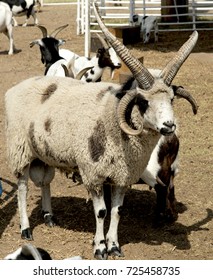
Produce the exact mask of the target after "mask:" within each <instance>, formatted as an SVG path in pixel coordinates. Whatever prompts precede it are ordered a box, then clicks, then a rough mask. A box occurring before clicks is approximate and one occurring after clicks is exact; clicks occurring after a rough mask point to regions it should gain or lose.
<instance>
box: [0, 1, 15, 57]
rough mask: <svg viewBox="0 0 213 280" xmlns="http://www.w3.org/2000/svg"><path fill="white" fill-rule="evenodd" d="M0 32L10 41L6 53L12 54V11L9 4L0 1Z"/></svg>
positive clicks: (13, 47)
mask: <svg viewBox="0 0 213 280" xmlns="http://www.w3.org/2000/svg"><path fill="white" fill-rule="evenodd" d="M0 32H2V33H4V34H5V35H6V36H7V37H8V39H9V42H10V45H9V52H8V54H13V52H14V49H15V46H14V43H13V26H12V12H11V10H10V8H9V6H8V5H7V4H5V3H3V2H0Z"/></svg>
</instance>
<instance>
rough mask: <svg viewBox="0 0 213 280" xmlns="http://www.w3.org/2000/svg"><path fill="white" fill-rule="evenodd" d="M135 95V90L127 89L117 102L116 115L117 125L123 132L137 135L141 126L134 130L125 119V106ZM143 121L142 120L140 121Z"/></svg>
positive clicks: (140, 130)
mask: <svg viewBox="0 0 213 280" xmlns="http://www.w3.org/2000/svg"><path fill="white" fill-rule="evenodd" d="M136 96H137V93H136V92H135V90H133V91H128V92H127V93H126V94H125V95H124V96H123V97H122V98H121V100H120V102H119V104H118V108H117V116H118V122H119V126H120V128H121V129H122V130H123V132H125V133H126V134H129V135H133V136H137V135H139V134H141V133H142V130H143V127H141V128H140V129H138V130H136V129H132V128H131V127H130V126H129V125H128V123H127V121H126V116H125V114H126V111H127V107H128V105H129V104H130V102H131V101H132V100H133V99H134V98H135V97H136ZM141 123H143V122H141Z"/></svg>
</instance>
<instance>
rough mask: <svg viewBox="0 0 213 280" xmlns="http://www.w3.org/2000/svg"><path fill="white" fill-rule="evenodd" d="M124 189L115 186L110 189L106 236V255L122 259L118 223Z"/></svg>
mask: <svg viewBox="0 0 213 280" xmlns="http://www.w3.org/2000/svg"><path fill="white" fill-rule="evenodd" d="M125 192H126V188H120V187H117V186H113V187H112V193H111V219H110V226H109V231H108V233H107V236H106V240H107V248H108V254H111V255H116V256H119V257H122V256H123V254H122V253H121V249H120V246H119V243H118V224H119V221H120V214H121V208H122V206H123V201H124V196H125Z"/></svg>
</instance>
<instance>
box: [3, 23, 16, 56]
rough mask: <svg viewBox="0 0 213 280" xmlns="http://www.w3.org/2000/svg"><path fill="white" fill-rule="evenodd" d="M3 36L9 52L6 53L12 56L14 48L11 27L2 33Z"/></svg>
mask: <svg viewBox="0 0 213 280" xmlns="http://www.w3.org/2000/svg"><path fill="white" fill-rule="evenodd" d="M4 34H5V35H6V36H7V38H8V39H9V51H8V54H9V55H12V54H13V52H14V50H15V46H14V43H13V33H12V26H8V29H7V31H5V32H4Z"/></svg>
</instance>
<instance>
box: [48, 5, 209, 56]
mask: <svg viewBox="0 0 213 280" xmlns="http://www.w3.org/2000/svg"><path fill="white" fill-rule="evenodd" d="M61 1H62V0H59V2H58V3H54V4H58V5H62V4H69V3H61ZM92 1H93V0H76V3H77V18H76V22H77V35H81V34H84V35H85V55H86V56H88V57H89V54H90V41H91V38H90V37H91V33H93V32H100V30H99V26H98V23H97V22H96V19H95V16H94V14H93V10H92ZM182 2H185V4H180V3H182ZM98 3H99V7H100V8H99V10H100V12H101V15H102V18H103V19H104V22H105V24H106V26H108V27H116V26H117V27H119V26H127V25H133V21H132V16H133V15H134V14H139V15H143V16H149V15H154V16H157V17H158V18H159V21H158V30H159V32H168V31H193V30H213V1H209V0H201V1H199V0H185V1H179V0H168V1H167V3H170V5H165V4H164V5H162V3H166V1H163V0H98ZM48 4H50V5H51V3H48ZM70 4H74V3H73V2H72V3H70ZM44 5H46V3H45V0H44ZM171 9H172V12H171Z"/></svg>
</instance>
